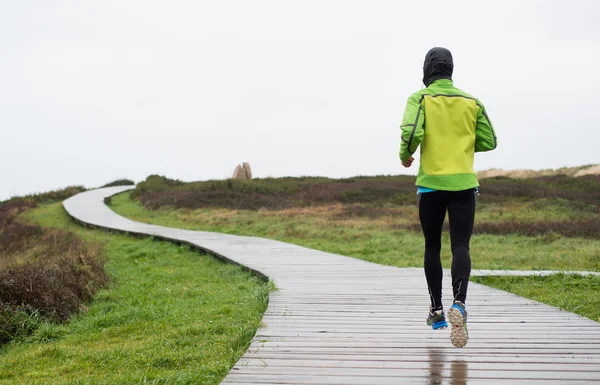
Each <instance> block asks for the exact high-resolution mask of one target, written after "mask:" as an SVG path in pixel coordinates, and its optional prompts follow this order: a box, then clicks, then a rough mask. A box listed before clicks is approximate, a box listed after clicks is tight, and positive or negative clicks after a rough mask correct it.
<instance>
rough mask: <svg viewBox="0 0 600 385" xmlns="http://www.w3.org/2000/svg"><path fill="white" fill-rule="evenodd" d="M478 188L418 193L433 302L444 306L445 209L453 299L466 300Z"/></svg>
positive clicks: (436, 306) (435, 308)
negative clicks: (450, 254)
mask: <svg viewBox="0 0 600 385" xmlns="http://www.w3.org/2000/svg"><path fill="white" fill-rule="evenodd" d="M476 195H477V192H476V190H475V189H469V190H463V191H434V192H428V193H422V194H421V195H419V219H420V220H421V227H422V228H423V234H424V235H425V277H426V278H427V286H428V287H429V296H430V297H431V306H432V307H433V309H434V310H439V309H442V275H443V274H442V262H441V261H440V250H441V248H442V226H443V224H444V217H445V216H446V210H447V211H448V219H449V222H450V242H451V247H452V288H453V292H454V300H457V301H461V302H462V303H465V300H466V297H467V286H468V284H469V275H470V274H471V256H470V255H469V242H470V240H471V234H472V232H473V221H474V220H475V196H476Z"/></svg>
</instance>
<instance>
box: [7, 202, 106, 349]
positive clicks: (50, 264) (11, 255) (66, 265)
mask: <svg viewBox="0 0 600 385" xmlns="http://www.w3.org/2000/svg"><path fill="white" fill-rule="evenodd" d="M55 195H56V196H61V195H62V194H59V193H57V194H55ZM40 200H41V199H40ZM36 205H37V203H36V201H35V200H33V199H13V200H10V201H9V202H5V203H1V204H0V344H1V343H4V342H7V341H10V340H11V339H14V338H17V337H22V336H26V335H28V334H30V333H31V332H33V330H34V329H35V328H36V327H37V326H38V325H39V323H40V322H43V321H58V322H61V321H65V320H66V319H68V318H69V317H70V316H71V315H72V314H73V313H76V312H78V311H79V310H80V309H82V308H83V307H84V304H85V303H86V302H88V301H90V300H91V298H92V296H93V295H94V293H95V292H96V291H97V290H98V289H99V288H100V287H102V286H103V285H105V284H106V283H107V281H108V277H107V275H106V274H105V272H104V256H103V253H102V249H101V248H100V247H99V246H98V245H89V244H86V243H85V242H84V241H83V240H81V239H80V238H78V237H77V236H75V235H74V234H71V233H67V232H64V231H59V230H54V229H45V228H42V227H40V226H39V225H35V224H29V223H25V222H22V221H20V220H19V219H18V217H17V216H18V214H19V213H21V212H22V211H24V210H27V209H30V208H33V207H35V206H36Z"/></svg>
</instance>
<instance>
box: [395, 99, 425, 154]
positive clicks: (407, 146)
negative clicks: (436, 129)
mask: <svg viewBox="0 0 600 385" xmlns="http://www.w3.org/2000/svg"><path fill="white" fill-rule="evenodd" d="M424 124H425V111H423V105H422V104H421V95H420V94H419V93H416V94H413V95H411V97H410V98H408V102H406V109H405V110H404V118H402V124H401V125H400V129H401V130H402V133H401V134H400V160H401V161H402V162H406V161H407V160H408V158H410V156H411V155H412V154H413V153H414V152H415V151H417V147H419V144H421V141H422V140H423V135H424V131H423V125H424Z"/></svg>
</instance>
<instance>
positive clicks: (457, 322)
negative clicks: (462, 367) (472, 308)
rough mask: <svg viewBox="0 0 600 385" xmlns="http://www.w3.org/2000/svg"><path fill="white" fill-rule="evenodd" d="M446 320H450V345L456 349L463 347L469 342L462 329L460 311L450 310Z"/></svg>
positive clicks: (462, 318)
mask: <svg viewBox="0 0 600 385" xmlns="http://www.w3.org/2000/svg"><path fill="white" fill-rule="evenodd" d="M448 319H449V320H450V325H451V326H452V332H451V333H450V341H451V342H452V345H454V346H456V347H457V348H462V347H464V346H465V345H466V344H467V342H469V335H468V334H467V332H466V331H465V327H464V321H465V320H464V317H463V315H462V313H461V312H460V310H458V309H455V308H451V309H450V310H449V311H448Z"/></svg>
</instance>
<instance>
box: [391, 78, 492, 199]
mask: <svg viewBox="0 0 600 385" xmlns="http://www.w3.org/2000/svg"><path fill="white" fill-rule="evenodd" d="M400 128H401V129H402V135H401V138H402V140H401V143H400V159H401V160H402V162H405V161H407V160H408V158H410V156H411V155H412V154H413V153H414V152H415V151H416V150H417V147H419V144H420V145H421V164H420V165H419V174H418V176H417V183H416V185H417V186H422V187H428V188H431V189H435V190H444V191H460V190H466V189H469V188H474V187H478V186H479V182H478V181H477V175H476V174H475V170H474V169H473V160H474V153H475V152H482V151H491V150H493V149H495V148H496V145H497V141H496V134H495V132H494V128H493V126H492V122H491V121H490V119H489V118H488V116H487V113H486V112H485V107H484V106H483V104H481V102H480V101H479V100H477V99H476V98H474V97H472V96H471V95H469V94H467V93H465V92H463V91H461V90H459V89H458V88H455V87H454V85H453V83H452V80H449V79H439V80H435V81H434V82H432V83H431V84H430V85H429V86H428V87H427V88H425V89H423V90H421V91H419V92H416V93H414V94H412V95H411V96H410V98H408V102H407V104H406V110H405V111H404V118H403V119H402V125H400Z"/></svg>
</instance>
